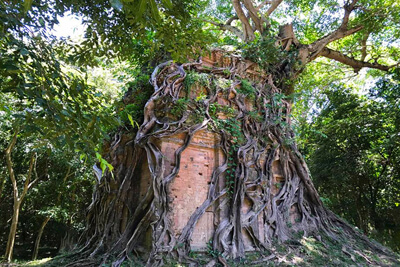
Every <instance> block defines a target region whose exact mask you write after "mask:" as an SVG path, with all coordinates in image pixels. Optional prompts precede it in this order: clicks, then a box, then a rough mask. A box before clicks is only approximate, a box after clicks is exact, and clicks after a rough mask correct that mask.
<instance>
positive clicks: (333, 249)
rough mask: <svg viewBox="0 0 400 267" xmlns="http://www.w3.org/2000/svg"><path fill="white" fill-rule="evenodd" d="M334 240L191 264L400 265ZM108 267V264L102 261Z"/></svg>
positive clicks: (399, 258) (385, 253)
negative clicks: (237, 257)
mask: <svg viewBox="0 0 400 267" xmlns="http://www.w3.org/2000/svg"><path fill="white" fill-rule="evenodd" d="M342 241H343V242H337V241H333V240H329V239H327V238H321V237H320V236H316V237H303V238H301V239H299V240H291V241H288V242H285V243H281V244H279V243H276V244H274V245H273V246H272V248H271V249H270V250H269V251H268V252H263V253H261V252H249V253H247V254H246V259H242V260H240V261H234V260H226V259H223V257H222V256H220V255H219V254H218V253H217V252H214V251H207V252H206V253H195V252H193V253H192V255H191V257H192V258H194V259H196V261H197V262H198V264H197V265H192V266H207V267H211V266H221V267H227V266H252V267H255V266H260V267H261V266H287V267H289V266H304V267H306V266H318V267H320V266H349V267H359V266H400V255H399V254H396V253H393V252H392V251H390V250H389V249H387V248H385V247H383V246H381V245H379V244H376V245H377V246H379V247H381V248H382V251H380V252H378V251H376V250H375V251H372V250H371V249H369V248H368V247H364V245H363V242H359V243H357V244H354V241H351V240H346V241H345V240H342ZM68 261H69V259H68V257H63V256H57V257H55V258H45V259H41V260H36V261H26V262H15V263H12V264H9V265H7V264H0V266H10V267H11V266H18V267H23V266H44V267H60V266H66V265H67V264H68V263H69V262H68ZM165 262H166V264H165V265H164V266H170V267H172V266H179V267H183V266H189V265H186V264H182V263H177V262H168V261H165ZM102 266H104V267H108V266H111V264H103V265H102ZM122 266H125V267H128V266H144V263H143V262H140V261H131V262H127V261H126V262H124V263H123V264H122Z"/></svg>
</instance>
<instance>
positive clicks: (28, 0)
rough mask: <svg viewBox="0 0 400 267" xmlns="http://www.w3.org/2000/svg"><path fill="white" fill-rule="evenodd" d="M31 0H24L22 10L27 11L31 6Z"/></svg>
mask: <svg viewBox="0 0 400 267" xmlns="http://www.w3.org/2000/svg"><path fill="white" fill-rule="evenodd" d="M32 2H33V0H24V12H25V13H27V12H28V11H29V10H30V9H31V7H32Z"/></svg>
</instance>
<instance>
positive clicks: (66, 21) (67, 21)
mask: <svg viewBox="0 0 400 267" xmlns="http://www.w3.org/2000/svg"><path fill="white" fill-rule="evenodd" d="M58 21H59V24H57V25H55V27H54V32H53V33H54V35H55V36H57V37H59V38H61V37H71V39H72V40H74V39H75V40H76V39H77V38H79V36H81V35H83V33H84V30H85V26H84V25H83V24H82V18H78V17H77V16H73V15H71V14H66V15H65V16H64V17H59V18H58Z"/></svg>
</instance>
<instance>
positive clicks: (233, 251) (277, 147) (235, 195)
mask: <svg viewBox="0 0 400 267" xmlns="http://www.w3.org/2000/svg"><path fill="white" fill-rule="evenodd" d="M215 61H216V62H217V63H219V64H217V65H215V64H214V65H212V64H210V63H209V61H208V63H207V62H201V61H199V62H194V63H187V64H176V63H173V62H165V63H162V64H160V65H158V66H157V67H156V68H155V70H154V72H153V74H152V76H151V79H150V83H151V84H152V86H153V87H154V93H153V95H152V96H151V97H150V99H149V100H148V102H147V104H146V106H145V108H144V122H143V123H142V125H141V126H140V128H139V129H138V130H133V129H131V130H130V131H127V130H121V131H119V132H118V133H116V134H115V136H114V139H113V140H112V141H111V142H110V143H109V144H108V149H107V151H108V152H107V154H106V155H105V156H104V157H105V158H106V159H107V160H108V161H109V162H111V163H112V164H113V166H114V167H115V170H114V177H111V175H110V174H106V175H103V177H102V179H101V182H100V183H99V184H98V186H97V189H96V191H95V193H94V196H93V202H92V204H91V205H90V207H89V212H88V217H87V229H86V231H85V234H84V236H83V240H85V242H84V245H83V247H82V248H81V249H80V251H79V252H78V254H79V256H80V258H81V260H78V261H75V262H74V263H73V264H71V266H78V265H86V266H88V265H99V264H101V263H105V262H107V261H109V260H110V256H112V257H113V258H114V260H113V266H120V265H121V263H122V262H124V261H125V260H127V259H130V258H132V257H136V256H141V257H142V258H144V259H145V260H146V262H147V265H148V266H158V265H163V264H164V263H165V260H166V259H167V260H168V259H171V258H173V259H175V260H178V261H180V262H186V263H192V264H198V262H196V260H195V259H193V258H192V257H191V256H190V255H191V253H190V252H191V239H192V235H193V231H194V229H195V226H196V224H197V223H198V222H199V220H200V219H201V218H202V216H204V214H205V212H206V210H207V209H209V208H210V207H211V208H212V209H213V211H214V213H219V214H222V215H221V216H220V219H219V220H217V221H214V232H213V236H212V238H211V240H210V246H211V247H212V251H214V252H217V253H218V256H219V257H218V260H219V261H220V262H221V263H223V264H226V261H225V259H238V258H244V257H245V256H246V251H248V250H256V251H261V252H262V251H268V250H269V249H271V248H273V246H274V244H276V242H278V243H281V242H285V241H288V240H296V239H299V238H301V237H302V236H310V235H311V236H317V237H318V239H321V234H323V235H324V236H325V237H327V238H331V239H333V240H338V239H339V238H341V237H345V238H349V239H354V238H356V239H358V240H361V241H362V242H364V243H365V244H367V245H368V246H371V247H374V248H377V247H375V245H373V244H372V243H370V242H369V241H368V240H367V239H366V238H364V237H363V236H361V235H360V234H358V233H357V232H356V231H354V230H353V229H352V228H351V227H350V226H348V225H347V224H346V223H345V222H343V221H342V220H341V219H339V218H338V217H337V216H336V215H334V214H333V213H332V212H330V211H329V210H327V209H326V208H325V207H324V206H323V204H322V202H321V200H320V198H319V195H318V193H317V192H316V190H315V188H314V186H313V184H312V181H311V179H310V175H309V172H308V169H307V166H306V164H305V162H304V160H303V158H302V156H301V155H300V153H299V151H298V149H297V147H296V145H295V143H294V141H293V136H294V134H293V131H292V129H291V122H290V110H291V103H290V101H289V100H288V99H287V98H286V96H285V95H284V94H283V93H282V92H281V89H280V88H278V87H276V85H275V84H274V81H275V80H281V79H280V77H273V76H272V75H271V74H268V73H264V72H262V71H261V70H259V69H258V68H257V66H255V64H253V63H251V62H248V61H245V60H242V59H241V58H240V57H238V56H234V55H231V56H226V57H224V56H221V54H220V56H219V58H218V59H216V60H215ZM287 76H288V75H286V76H285V77H287ZM124 102H126V103H129V100H127V99H125V100H124ZM199 131H208V132H212V133H214V134H215V135H216V136H217V137H218V138H217V140H219V141H218V150H219V151H221V152H222V154H223V160H222V162H221V164H220V165H219V166H216V167H215V168H214V169H213V171H212V174H211V177H209V180H210V182H209V188H208V192H207V197H206V199H205V201H204V202H203V203H202V205H200V206H199V207H198V208H197V209H196V210H195V211H194V212H193V213H192V214H191V215H190V218H189V220H188V221H187V223H186V226H185V227H183V229H181V231H179V232H176V231H174V228H173V222H172V220H171V212H172V210H173V208H174V207H173V205H171V203H172V201H171V199H170V196H171V192H170V186H171V183H173V181H174V179H176V177H177V175H178V173H179V171H180V167H181V155H182V152H183V151H184V150H185V149H186V148H187V147H188V146H189V145H190V144H191V141H192V139H193V137H194V135H195V134H196V133H198V132H199ZM178 134H179V136H182V141H183V142H182V144H181V146H180V147H179V148H178V149H176V150H175V152H174V159H168V160H169V162H170V161H173V162H174V164H173V167H172V168H169V169H167V168H166V160H167V159H166V158H165V155H164V154H163V151H162V150H161V149H160V146H159V144H160V140H162V139H163V138H166V137H171V136H176V135H178ZM278 176H279V177H278ZM143 177H148V179H144V178H143ZM277 177H278V178H277ZM187 179H190V177H187ZM99 255H101V262H99V261H98V257H99ZM271 258H272V257H271V256H268V257H266V258H265V259H261V260H260V259H259V260H258V262H263V260H265V261H267V260H269V259H271ZM210 264H211V265H212V264H215V261H214V262H213V261H211V262H210Z"/></svg>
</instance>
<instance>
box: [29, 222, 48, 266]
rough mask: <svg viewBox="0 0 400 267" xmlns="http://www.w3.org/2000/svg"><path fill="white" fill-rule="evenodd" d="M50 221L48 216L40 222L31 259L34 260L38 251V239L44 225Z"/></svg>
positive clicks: (40, 236)
mask: <svg viewBox="0 0 400 267" xmlns="http://www.w3.org/2000/svg"><path fill="white" fill-rule="evenodd" d="M49 221H50V216H49V217H46V218H45V219H44V221H43V222H42V225H41V226H40V228H39V232H38V235H37V237H36V241H35V247H34V249H33V255H32V260H36V259H37V256H38V253H39V245H40V239H41V238H42V234H43V231H44V228H45V227H46V225H47V223H48V222H49Z"/></svg>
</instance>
